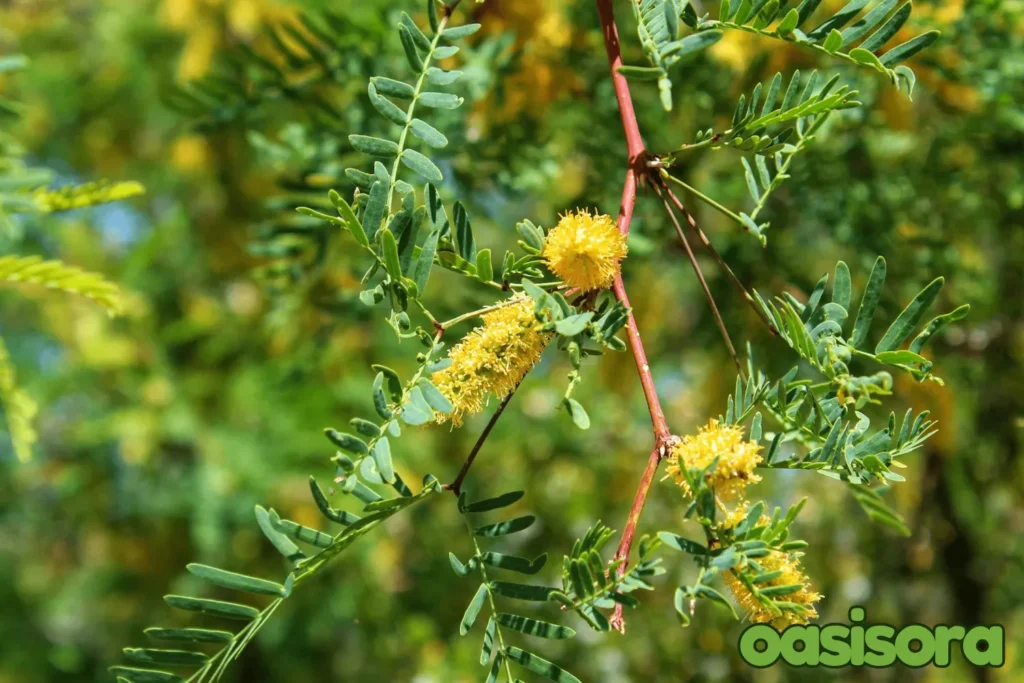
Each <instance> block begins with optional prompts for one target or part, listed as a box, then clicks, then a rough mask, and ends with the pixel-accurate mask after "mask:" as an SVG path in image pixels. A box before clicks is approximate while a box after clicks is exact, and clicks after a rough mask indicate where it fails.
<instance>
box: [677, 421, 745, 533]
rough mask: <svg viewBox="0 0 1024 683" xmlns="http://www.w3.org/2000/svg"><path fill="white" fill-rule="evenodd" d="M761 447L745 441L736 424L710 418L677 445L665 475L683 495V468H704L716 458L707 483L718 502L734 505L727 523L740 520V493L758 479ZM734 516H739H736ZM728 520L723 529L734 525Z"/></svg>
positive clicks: (687, 489) (685, 486)
mask: <svg viewBox="0 0 1024 683" xmlns="http://www.w3.org/2000/svg"><path fill="white" fill-rule="evenodd" d="M760 452H761V447H760V446H758V445H757V443H755V442H754V441H748V440H744V438H743V430H742V429H741V428H740V427H737V426H735V425H722V424H719V423H718V420H715V419H712V420H711V421H710V422H708V424H707V426H706V427H701V428H700V430H699V432H698V433H697V435H696V436H692V435H689V436H686V437H684V438H683V440H682V441H680V442H679V443H678V444H676V446H675V448H673V449H672V452H671V453H670V454H669V456H668V467H667V468H666V470H665V471H666V472H667V473H668V475H669V476H671V477H673V478H674V479H675V481H676V483H677V484H678V485H679V486H680V487H681V488H682V489H683V492H684V493H685V494H686V495H688V496H689V495H691V493H690V487H689V485H688V484H687V483H686V477H685V476H683V468H684V467H685V468H687V469H692V468H704V467H707V466H708V465H710V464H711V462H712V461H714V459H715V458H718V465H716V466H715V469H714V470H712V471H711V473H710V474H709V475H708V484H709V485H710V486H711V487H712V488H713V489H714V490H715V495H716V497H717V498H718V500H719V502H720V503H723V504H736V505H737V509H736V510H734V511H733V512H731V513H730V514H729V520H734V518H735V520H734V521H739V519H742V518H743V515H744V514H745V510H746V502H745V501H744V500H743V493H744V491H745V490H746V488H747V485H748V484H756V483H757V482H759V481H761V477H760V476H758V475H757V474H755V473H754V469H755V468H756V467H757V465H758V463H760V462H761V454H760ZM737 515H739V516H738V517H737ZM729 520H727V521H726V526H733V524H730V522H729Z"/></svg>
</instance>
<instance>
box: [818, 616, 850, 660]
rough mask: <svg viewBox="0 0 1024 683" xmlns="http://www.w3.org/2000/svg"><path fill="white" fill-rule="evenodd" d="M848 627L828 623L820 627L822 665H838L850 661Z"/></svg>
mask: <svg viewBox="0 0 1024 683" xmlns="http://www.w3.org/2000/svg"><path fill="white" fill-rule="evenodd" d="M849 638H850V627H849V626H846V625H844V624H829V625H828V626H825V627H824V628H822V629H821V650H822V652H821V657H820V660H821V664H822V666H831V667H840V666H846V665H848V664H849V663H850V641H849Z"/></svg>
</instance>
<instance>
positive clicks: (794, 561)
mask: <svg viewBox="0 0 1024 683" xmlns="http://www.w3.org/2000/svg"><path fill="white" fill-rule="evenodd" d="M763 521H764V522H767V521H768V520H763ZM757 561H758V563H759V564H760V566H761V571H762V572H764V573H769V572H776V571H779V572H782V573H781V574H779V576H778V577H776V578H774V579H772V580H771V581H765V582H764V583H760V584H758V588H768V587H770V586H792V585H797V584H799V585H800V589H799V590H797V591H796V592H793V593H790V594H789V595H786V596H785V597H782V598H780V599H781V600H783V601H786V602H791V603H794V604H797V605H801V606H803V608H804V613H803V614H799V613H797V612H792V611H788V610H787V611H783V612H782V613H781V614H780V615H776V614H774V613H773V612H772V611H771V610H770V609H768V608H767V607H766V606H765V605H763V604H762V603H761V601H760V600H758V599H757V598H756V597H754V595H753V594H752V593H751V592H750V589H749V588H748V587H747V585H746V584H745V583H743V581H741V580H740V579H739V577H738V576H737V575H736V571H735V570H730V571H727V572H725V573H724V574H723V575H722V576H723V578H724V579H725V585H727V586H728V587H729V590H730V591H731V592H732V594H733V596H734V597H735V598H736V602H737V603H739V605H740V607H742V608H743V609H744V610H745V611H746V612H747V614H748V616H749V617H750V620H751V621H752V622H754V623H756V624H767V623H770V624H771V625H772V626H774V627H775V628H777V629H780V630H781V629H784V628H785V627H787V626H790V625H792V624H806V623H807V621H808V620H809V619H815V618H817V616H818V611H817V610H816V609H815V608H814V605H815V603H817V602H818V601H819V600H821V595H820V594H818V593H816V592H815V591H814V590H813V588H812V587H811V584H810V581H809V580H808V578H807V575H806V574H804V571H803V568H802V567H801V566H800V559H799V557H798V555H797V554H795V553H784V552H781V551H777V550H773V551H771V552H770V553H769V554H768V555H765V556H764V557H761V558H758V560H757Z"/></svg>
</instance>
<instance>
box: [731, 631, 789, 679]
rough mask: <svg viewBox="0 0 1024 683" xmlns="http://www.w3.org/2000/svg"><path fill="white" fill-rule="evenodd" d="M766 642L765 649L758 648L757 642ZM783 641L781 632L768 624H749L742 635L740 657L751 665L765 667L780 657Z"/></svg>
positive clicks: (759, 667)
mask: <svg viewBox="0 0 1024 683" xmlns="http://www.w3.org/2000/svg"><path fill="white" fill-rule="evenodd" d="M759 642H760V643H764V644H765V648H764V650H758V649H757V647H756V645H757V643H759ZM781 649H782V641H781V639H780V638H779V632H778V631H776V630H775V629H774V628H772V627H771V626H769V625H768V624H753V625H751V626H748V627H747V628H746V629H745V630H744V631H743V634H742V635H741V636H740V657H742V658H743V660H744V661H745V662H746V663H747V664H749V665H750V666H753V667H757V668H758V669H763V668H765V667H767V666H771V665H772V664H774V663H775V661H776V660H777V659H778V658H779V652H780V651H781Z"/></svg>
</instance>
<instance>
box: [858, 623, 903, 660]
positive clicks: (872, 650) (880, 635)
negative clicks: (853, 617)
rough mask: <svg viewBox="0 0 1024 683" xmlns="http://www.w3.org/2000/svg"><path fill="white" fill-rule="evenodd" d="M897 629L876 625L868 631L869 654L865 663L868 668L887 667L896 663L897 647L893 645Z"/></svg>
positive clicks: (865, 657) (866, 655)
mask: <svg viewBox="0 0 1024 683" xmlns="http://www.w3.org/2000/svg"><path fill="white" fill-rule="evenodd" d="M895 633H896V629H894V628H893V627H892V626H886V625H885V624H875V625H873V626H871V627H870V628H869V629H868V630H867V635H866V640H867V647H868V649H869V652H868V653H867V654H865V655H864V659H863V663H864V664H867V665H868V666H874V667H885V666H892V665H893V664H895V663H896V646H895V645H893V643H892V637H893V634H895Z"/></svg>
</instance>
